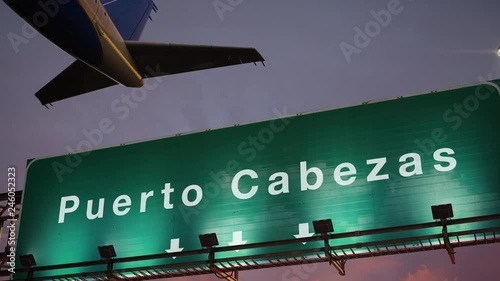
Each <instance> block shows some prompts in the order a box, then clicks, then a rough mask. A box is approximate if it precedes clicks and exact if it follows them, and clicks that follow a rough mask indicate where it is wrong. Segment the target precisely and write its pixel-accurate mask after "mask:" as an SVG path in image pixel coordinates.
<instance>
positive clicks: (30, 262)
mask: <svg viewBox="0 0 500 281" xmlns="http://www.w3.org/2000/svg"><path fill="white" fill-rule="evenodd" d="M19 259H20V260H21V265H22V266H23V267H25V268H29V267H32V266H35V265H36V261H35V257H34V256H33V255H32V254H29V255H22V256H20V257H19Z"/></svg>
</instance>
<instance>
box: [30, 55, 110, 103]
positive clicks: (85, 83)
mask: <svg viewBox="0 0 500 281" xmlns="http://www.w3.org/2000/svg"><path fill="white" fill-rule="evenodd" d="M116 84H117V83H116V82H115V81H113V80H111V79H110V78H108V77H107V76H105V75H104V74H102V73H100V72H99V71H97V70H95V69H93V68H92V67H90V66H88V65H86V64H85V63H83V62H81V61H79V60H77V61H75V62H74V63H72V64H71V65H70V66H68V67H67V68H66V69H64V70H63V72H61V73H60V74H59V75H57V76H56V77H55V78H54V79H52V81H50V82H49V83H48V84H47V85H45V86H44V87H43V88H42V89H40V90H39V91H38V92H37V93H36V94H35V96H36V97H37V98H38V100H40V102H41V103H42V105H46V104H49V103H52V102H55V101H58V100H63V99H66V98H70V97H74V96H78V95H81V94H85V93H88V92H92V91H95V90H98V89H102V88H106V87H110V86H113V85H116Z"/></svg>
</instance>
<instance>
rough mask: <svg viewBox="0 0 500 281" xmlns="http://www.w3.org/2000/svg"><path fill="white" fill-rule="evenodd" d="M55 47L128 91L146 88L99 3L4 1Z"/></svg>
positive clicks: (77, 0) (96, 0) (78, 0)
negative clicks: (127, 88) (129, 88)
mask: <svg viewBox="0 0 500 281" xmlns="http://www.w3.org/2000/svg"><path fill="white" fill-rule="evenodd" d="M4 2H6V3H7V4H8V5H9V6H10V7H11V8H12V9H13V10H14V11H15V12H16V13H17V14H18V15H19V16H21V17H22V18H24V19H25V20H26V21H27V22H28V23H29V24H30V25H31V26H33V27H34V28H35V29H36V30H37V31H39V32H40V33H41V34H42V35H44V36H45V37H46V38H47V39H49V40H50V41H51V42H52V43H54V44H55V45H57V46H58V47H60V48H61V49H63V50H64V51H66V52H67V53H69V54H70V55H72V56H73V57H75V58H76V59H79V60H81V61H83V62H84V63H86V64H87V65H89V66H91V67H93V68H94V69H96V70H98V71H100V72H101V73H102V74H104V75H106V76H108V77H109V78H111V79H112V80H114V81H116V82H117V83H120V84H122V85H124V86H127V87H141V86H143V85H144V81H143V76H142V74H141V73H140V71H139V70H138V68H137V66H136V65H135V62H134V60H133V59H132V57H131V55H130V53H129V51H128V49H127V47H126V45H125V42H124V40H123V38H122V36H121V34H120V32H119V31H118V30H117V28H116V26H115V24H114V23H113V21H112V20H111V18H110V17H109V15H108V14H107V11H106V9H105V8H104V6H103V4H102V3H101V1H100V0H52V1H41V0H4Z"/></svg>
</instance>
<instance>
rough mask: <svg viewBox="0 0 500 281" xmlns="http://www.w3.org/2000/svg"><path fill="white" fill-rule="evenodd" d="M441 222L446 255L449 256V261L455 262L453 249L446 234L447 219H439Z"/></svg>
mask: <svg viewBox="0 0 500 281" xmlns="http://www.w3.org/2000/svg"><path fill="white" fill-rule="evenodd" d="M441 224H442V225H443V240H444V246H445V248H446V251H447V252H448V255H449V256H450V260H451V263H452V264H455V250H454V249H453V246H452V245H451V242H450V236H449V235H448V227H447V220H446V219H441Z"/></svg>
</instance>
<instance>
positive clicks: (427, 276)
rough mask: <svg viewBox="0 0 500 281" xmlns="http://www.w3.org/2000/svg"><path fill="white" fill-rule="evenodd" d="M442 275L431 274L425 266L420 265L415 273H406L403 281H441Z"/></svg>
mask: <svg viewBox="0 0 500 281" xmlns="http://www.w3.org/2000/svg"><path fill="white" fill-rule="evenodd" d="M443 280H444V278H443V277H442V274H440V273H437V272H432V271H430V270H429V268H428V267H427V266H426V265H421V266H420V267H419V268H418V269H417V270H416V271H415V272H413V273H408V275H407V276H406V278H405V279H404V281H443Z"/></svg>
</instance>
